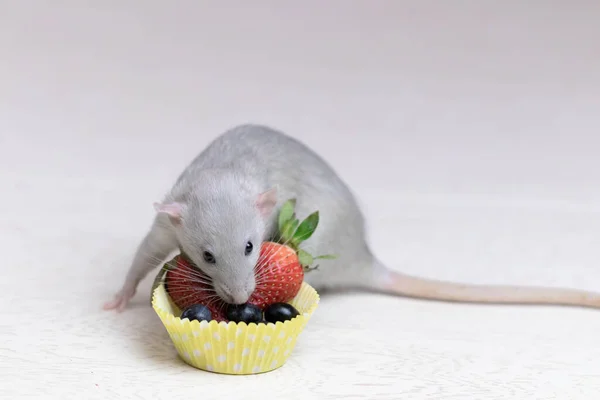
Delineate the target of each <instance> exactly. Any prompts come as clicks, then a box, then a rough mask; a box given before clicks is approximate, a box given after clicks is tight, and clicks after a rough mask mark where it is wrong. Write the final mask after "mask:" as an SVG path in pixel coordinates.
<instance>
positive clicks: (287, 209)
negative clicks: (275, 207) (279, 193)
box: [278, 199, 296, 232]
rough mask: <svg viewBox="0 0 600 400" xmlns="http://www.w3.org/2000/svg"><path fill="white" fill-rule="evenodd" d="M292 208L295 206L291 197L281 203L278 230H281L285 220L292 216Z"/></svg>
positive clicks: (294, 200)
mask: <svg viewBox="0 0 600 400" xmlns="http://www.w3.org/2000/svg"><path fill="white" fill-rule="evenodd" d="M294 208H296V199H291V200H288V201H286V202H285V203H283V205H282V206H281V209H280V210H279V221H278V222H279V231H280V232H283V227H284V225H285V223H286V222H288V221H289V220H290V219H292V218H293V215H294Z"/></svg>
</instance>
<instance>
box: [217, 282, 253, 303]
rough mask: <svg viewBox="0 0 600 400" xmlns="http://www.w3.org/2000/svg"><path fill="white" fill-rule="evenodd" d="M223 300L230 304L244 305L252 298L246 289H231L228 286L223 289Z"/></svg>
mask: <svg viewBox="0 0 600 400" xmlns="http://www.w3.org/2000/svg"><path fill="white" fill-rule="evenodd" d="M222 292H223V296H222V297H223V300H225V301H226V302H227V303H229V304H236V305H237V304H244V303H246V302H247V301H248V299H249V298H250V294H251V293H248V292H247V291H246V290H244V289H241V288H240V289H230V288H229V287H227V286H223V287H222Z"/></svg>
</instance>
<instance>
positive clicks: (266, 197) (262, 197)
mask: <svg viewBox="0 0 600 400" xmlns="http://www.w3.org/2000/svg"><path fill="white" fill-rule="evenodd" d="M276 204H277V188H275V187H273V188H271V189H269V190H267V191H266V192H263V193H261V194H259V195H258V197H257V198H256V208H257V209H258V211H259V212H260V215H262V216H263V218H267V217H268V216H270V215H271V213H272V212H273V208H275V205H276Z"/></svg>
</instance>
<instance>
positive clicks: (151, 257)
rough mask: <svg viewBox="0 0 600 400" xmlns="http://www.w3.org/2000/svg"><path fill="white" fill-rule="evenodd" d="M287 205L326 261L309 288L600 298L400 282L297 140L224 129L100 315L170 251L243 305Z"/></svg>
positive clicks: (351, 202)
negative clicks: (314, 221)
mask: <svg viewBox="0 0 600 400" xmlns="http://www.w3.org/2000/svg"><path fill="white" fill-rule="evenodd" d="M288 199H296V213H297V216H298V218H300V219H303V218H305V217H306V216H307V215H308V214H310V213H312V212H313V211H315V210H318V211H319V215H320V223H319V227H318V228H317V230H316V232H315V233H314V235H313V236H312V237H310V238H309V239H308V240H306V241H305V242H304V244H303V246H305V247H306V248H307V249H308V250H310V252H312V253H313V254H335V255H337V258H335V259H331V260H322V261H320V263H319V264H320V265H319V268H318V269H316V270H312V271H310V272H308V273H307V274H306V275H305V281H306V282H307V283H309V284H310V285H312V286H313V287H314V288H315V289H316V290H318V291H319V290H325V289H358V290H369V291H375V292H381V293H389V294H396V295H400V296H408V297H415V298H422V299H432V300H442V301H453V302H477V303H520V304H555V305H574V306H588V307H598V306H600V294H597V293H590V292H583V291H578V290H571V289H561V288H544V287H518V286H490V285H473V284H461V283H453V282H446V281H436V280H430V279H424V278H419V277H415V276H409V275H406V274H403V273H400V272H395V271H393V270H391V269H389V268H387V267H386V266H384V265H383V264H382V263H381V262H380V261H379V260H378V259H377V258H376V257H375V256H374V255H373V254H372V252H371V250H370V249H369V245H368V243H367V240H366V235H365V223H364V218H363V214H362V212H361V210H360V209H359V206H358V204H357V202H356V200H355V198H354V195H353V194H352V193H351V191H350V190H349V188H348V187H347V186H346V184H345V183H344V182H343V181H342V179H340V177H339V176H338V175H337V174H336V172H335V171H334V170H333V169H332V167H331V166H330V165H328V164H327V163H326V162H325V161H324V160H323V159H322V158H321V157H320V156H318V155H317V154H315V152H313V151H312V150H311V149H309V148H308V147H307V146H306V145H304V144H303V143H301V142H300V141H298V140H296V139H293V138H291V137H290V136H288V135H286V134H284V133H282V132H280V131H278V130H275V129H272V128H270V127H267V126H262V125H253V124H246V125H240V126H237V127H234V128H232V129H229V130H227V131H226V132H224V133H223V134H221V135H220V136H219V137H217V138H216V139H215V140H214V141H213V142H212V143H210V144H209V145H208V146H207V147H206V149H204V150H203V151H202V152H201V153H200V154H199V155H198V156H197V157H196V158H195V159H194V160H193V161H192V162H191V163H190V164H189V166H188V167H187V168H186V169H185V170H184V171H183V173H182V174H181V175H180V176H179V178H178V179H177V181H176V182H175V184H174V186H173V187H172V189H171V190H170V192H169V193H168V194H167V195H166V196H165V198H164V199H163V201H162V202H161V203H157V204H155V209H156V212H157V213H156V216H155V218H154V222H153V224H152V227H151V229H150V231H149V232H148V234H147V235H146V236H145V238H144V239H143V240H142V242H141V244H140V245H139V247H138V249H137V252H136V254H135V257H134V260H133V263H132V265H131V267H130V269H129V271H128V273H127V276H126V278H125V282H124V284H123V286H122V288H121V290H120V291H119V292H118V293H117V294H116V296H115V298H114V299H113V300H112V301H109V302H107V303H106V304H105V305H104V308H105V309H116V310H118V311H123V310H124V309H125V308H126V306H127V304H128V303H129V301H130V299H131V298H132V297H133V295H134V294H135V293H136V289H137V286H138V284H139V282H140V281H141V280H142V279H143V278H144V277H145V276H146V275H147V274H148V273H149V272H150V271H151V270H152V269H154V268H156V267H158V266H159V265H160V264H162V263H163V262H164V261H165V258H166V257H167V256H168V255H169V254H171V253H173V252H175V251H177V250H181V251H183V252H185V253H186V254H187V255H188V257H189V258H190V259H191V260H192V261H193V262H194V263H195V264H196V265H197V266H198V268H200V269H201V270H202V271H203V272H204V273H205V274H206V275H208V276H209V277H210V278H211V280H212V282H213V286H214V290H215V292H216V294H217V295H218V296H219V297H221V298H222V299H223V300H224V301H226V302H227V303H231V304H242V303H245V302H246V301H247V300H248V298H249V296H250V295H251V293H252V292H253V290H254V288H255V285H256V282H255V276H254V267H255V265H256V263H257V260H258V256H259V249H260V244H261V243H262V242H263V241H266V240H270V238H273V237H275V236H276V235H277V223H276V221H277V216H278V210H279V208H280V207H281V205H282V204H283V203H284V202H285V201H286V200H288Z"/></svg>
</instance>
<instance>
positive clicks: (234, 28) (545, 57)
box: [0, 0, 600, 400]
mask: <svg viewBox="0 0 600 400" xmlns="http://www.w3.org/2000/svg"><path fill="white" fill-rule="evenodd" d="M598 21H600V3H599V2H597V1H593V0H589V1H584V0H580V1H558V0H556V1H554V0H552V1H529V2H518V1H485V2H483V1H475V0H472V1H467V0H464V1H455V2H443V1H437V2H435V1H421V2H417V1H412V2H409V1H400V0H396V1H392V0H387V1H383V0H378V1H366V0H364V1H341V0H335V1H327V2H325V1H312V0H311V1H302V2H292V1H274V0H273V1H265V0H263V1H253V2H250V1H248V2H246V1H243V0H237V1H220V2H217V1H212V2H210V1H191V0H190V1H169V2H166V1H164V2H160V1H157V0H154V1H141V0H138V1H133V0H130V1H116V0H113V1H96V2H92V1H87V2H84V1H74V0H73V1H54V2H49V1H48V2H45V1H26V0H24V1H16V0H15V1H9V0H5V1H2V2H0V50H1V53H0V188H1V189H0V191H1V193H2V194H1V196H0V243H2V247H1V248H2V250H3V256H4V261H3V267H2V268H3V269H2V271H3V273H2V279H0V290H1V292H0V293H1V298H0V299H1V300H2V303H1V306H2V317H3V318H2V319H1V320H0V397H2V398H7V399H20V398H25V397H28V396H29V397H30V398H57V399H69V398H77V399H79V398H85V399H104V400H107V399H117V398H118V399H127V398H140V399H141V398H143V399H146V398H170V399H184V398H203V399H212V398H218V399H221V398H226V397H227V398H245V399H253V398H261V399H265V398H278V399H279V398H281V399H296V398H302V399H335V398H345V399H351V398H370V399H378V400H384V399H399V398H404V399H517V398H518V399H591V398H594V397H596V396H597V393H598V390H600V364H599V363H598V359H600V346H598V345H599V343H600V339H599V332H600V310H598V311H595V310H582V309H575V308H558V307H556V308H554V307H517V306H514V307H495V306H476V305H469V306H467V305H459V304H444V303H434V302H421V301H413V300H407V299H401V298H394V297H386V296H373V295H365V294H352V295H350V294H347V295H336V296H333V297H324V298H323V300H322V303H321V306H320V307H319V309H318V310H317V313H316V314H315V316H314V318H313V320H312V321H311V323H310V325H309V326H308V328H307V330H306V331H305V332H304V333H303V335H302V339H301V340H300V341H299V343H298V346H297V347H296V350H295V352H294V353H293V355H292V358H291V359H290V361H289V362H288V364H286V365H285V366H284V367H283V368H282V369H280V370H277V371H275V372H272V373H269V374H265V375H261V376H250V377H230V376H219V375H213V374H209V373H204V372H202V371H198V370H195V369H192V368H191V367H188V366H186V365H185V364H183V363H182V362H181V361H180V360H179V359H178V358H177V356H176V354H175V351H174V349H173V347H172V345H171V342H170V341H169V339H168V336H167V335H166V332H165V330H164V328H163V327H162V325H161V324H160V321H159V319H158V317H157V316H156V315H155V314H154V313H153V311H152V309H151V308H150V307H149V305H148V295H149V293H148V289H149V287H150V280H146V281H145V282H144V283H143V285H142V286H141V288H140V290H139V293H138V296H137V297H136V298H135V301H134V304H132V307H131V308H130V309H128V310H127V311H126V312H125V313H123V314H121V315H118V314H115V313H110V312H104V311H102V310H101V306H102V304H103V302H104V301H106V300H108V299H110V298H111V297H112V295H113V293H114V292H115V291H116V290H117V289H118V288H119V287H120V285H121V283H122V280H123V277H124V274H125V272H126V270H127V268H128V267H129V262H130V260H131V257H132V255H133V251H134V250H135V246H137V244H138V242H139V240H140V239H141V238H142V236H143V235H144V234H145V232H146V229H147V228H148V226H149V224H150V222H151V219H152V216H153V209H152V203H153V202H154V201H156V200H159V199H160V198H161V197H162V195H163V193H164V192H165V191H166V190H167V189H168V188H169V186H170V185H171V183H172V182H173V180H174V179H175V178H176V177H177V175H178V174H179V173H180V171H181V170H182V168H183V167H184V166H185V165H186V164H187V163H188V162H189V161H190V160H191V158H192V157H194V156H195V155H196V154H197V152H199V151H200V150H201V149H202V148H203V147H204V146H205V145H206V144H207V143H208V141H209V140H212V139H213V138H214V137H215V136H216V135H218V134H219V133H221V132H222V131H224V130H225V129H227V128H229V127H231V126H233V125H237V124H239V123H244V122H258V123H266V124H269V125H272V126H274V127H276V128H279V129H283V130H285V131H286V132H287V133H289V134H290V135H293V136H295V137H298V138H300V139H302V140H303V141H304V142H306V143H307V144H309V145H310V146H311V147H312V148H314V149H315V151H317V152H318V153H320V154H321V155H323V156H324V157H326V158H327V160H328V161H329V162H330V163H331V164H332V165H333V166H334V167H335V168H336V170H338V172H339V173H340V174H341V175H342V177H343V178H344V179H345V180H346V181H347V182H348V183H349V184H350V185H351V186H352V188H353V190H354V191H355V193H356V194H357V196H358V198H359V199H360V202H361V204H363V206H364V210H365V213H366V215H367V217H368V219H369V236H370V241H371V243H372V246H373V248H374V249H375V251H376V253H377V254H378V255H379V256H380V257H381V258H382V259H383V260H385V261H386V262H387V263H388V264H390V265H391V266H393V267H394V268H398V269H401V270H404V271H407V272H411V273H415V274H419V275H422V276H428V277H435V278H441V279H453V280H460V281H464V282H485V283H519V284H537V285H553V286H567V287H574V288H582V289H590V290H595V289H598V290H600V267H599V259H600V246H598V240H599V239H598V238H599V233H600V214H599V213H600V188H599V187H598V181H599V179H600V168H598V165H599V162H598V156H597V154H598V150H599V144H600V141H599V139H598V130H599V127H600V24H599V23H598ZM44 391H46V393H47V394H43V392H44ZM351 393H354V394H353V395H351ZM353 396H354V397H353Z"/></svg>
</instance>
